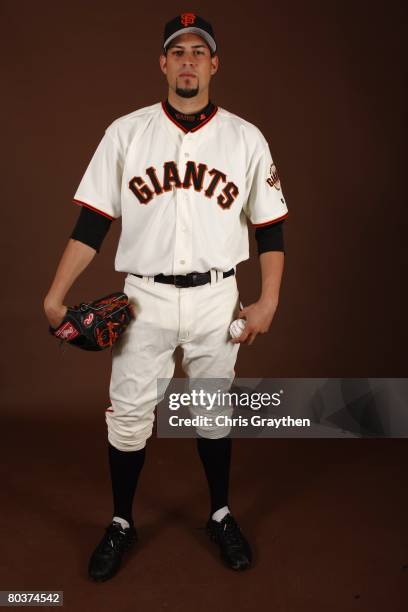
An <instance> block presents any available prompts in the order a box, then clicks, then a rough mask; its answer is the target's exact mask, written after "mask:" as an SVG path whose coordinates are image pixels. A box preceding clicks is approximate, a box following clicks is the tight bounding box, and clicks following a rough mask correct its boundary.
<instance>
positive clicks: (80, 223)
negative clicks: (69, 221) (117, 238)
mask: <svg viewBox="0 0 408 612" xmlns="http://www.w3.org/2000/svg"><path fill="white" fill-rule="evenodd" d="M111 223H112V219H108V218H107V217H105V216H104V215H102V214H100V213H98V212H96V211H94V210H91V209H90V208H87V207H86V206H81V211H80V213H79V217H78V220H77V222H76V225H75V227H74V230H73V232H72V234H71V238H73V239H74V240H79V241H80V242H83V243H84V244H87V245H88V246H90V247H92V248H93V249H95V251H96V252H97V253H99V250H100V248H101V245H102V242H103V240H104V238H105V236H106V234H107V233H108V231H109V228H110V226H111Z"/></svg>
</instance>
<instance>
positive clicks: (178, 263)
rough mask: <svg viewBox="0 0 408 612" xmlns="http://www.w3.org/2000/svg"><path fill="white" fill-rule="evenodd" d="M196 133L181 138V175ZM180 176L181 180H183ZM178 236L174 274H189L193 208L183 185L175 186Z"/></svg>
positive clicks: (179, 160) (191, 253)
mask: <svg viewBox="0 0 408 612" xmlns="http://www.w3.org/2000/svg"><path fill="white" fill-rule="evenodd" d="M193 138H194V134H193V133H191V132H187V133H186V134H185V135H184V137H183V138H182V140H181V144H180V148H179V154H178V168H179V172H180V175H181V177H182V176H184V171H185V167H186V162H187V161H188V160H189V159H190V158H191V156H192V152H193V151H192V149H193V146H192V145H193V143H192V140H193ZM181 177H180V180H181ZM174 193H175V207H176V236H175V244H174V256H173V274H188V273H189V272H194V270H192V269H191V264H192V257H193V250H192V248H193V245H192V210H191V201H190V196H189V194H190V190H189V189H184V188H183V187H180V188H175V189H174Z"/></svg>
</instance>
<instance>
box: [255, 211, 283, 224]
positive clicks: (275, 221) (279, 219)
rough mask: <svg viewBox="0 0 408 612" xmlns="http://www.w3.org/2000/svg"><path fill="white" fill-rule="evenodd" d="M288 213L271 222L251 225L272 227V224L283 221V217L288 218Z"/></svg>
mask: <svg viewBox="0 0 408 612" xmlns="http://www.w3.org/2000/svg"><path fill="white" fill-rule="evenodd" d="M288 214H289V213H285V214H284V215H282V216H281V217H278V218H277V219H272V221H265V223H253V224H252V225H253V226H254V227H263V226H264V225H272V224H273V223H277V222H278V221H281V219H284V218H285V217H287V216H288Z"/></svg>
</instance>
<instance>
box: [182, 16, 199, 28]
mask: <svg viewBox="0 0 408 612" xmlns="http://www.w3.org/2000/svg"><path fill="white" fill-rule="evenodd" d="M195 20H196V16H195V15H194V13H182V14H181V15H180V21H181V23H182V24H183V26H184V27H187V26H189V25H193V23H194V22H195Z"/></svg>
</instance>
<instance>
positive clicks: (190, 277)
mask: <svg viewBox="0 0 408 612" xmlns="http://www.w3.org/2000/svg"><path fill="white" fill-rule="evenodd" d="M131 274H133V272H131ZM232 274H235V270H234V268H231V270H228V272H223V273H222V276H223V278H227V276H231V275H232ZM133 276H138V277H139V278H143V274H133ZM154 280H155V282H156V283H166V284H167V285H175V286H176V287H180V288H184V287H197V286H198V285H205V284H207V283H209V282H210V280H211V272H210V271H208V272H190V273H189V274H174V275H173V274H169V275H168V276H166V275H164V274H156V276H155V277H154Z"/></svg>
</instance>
